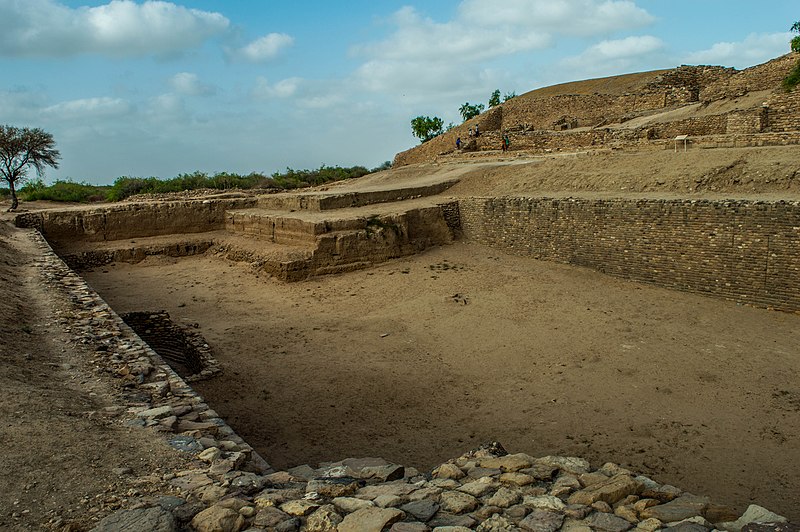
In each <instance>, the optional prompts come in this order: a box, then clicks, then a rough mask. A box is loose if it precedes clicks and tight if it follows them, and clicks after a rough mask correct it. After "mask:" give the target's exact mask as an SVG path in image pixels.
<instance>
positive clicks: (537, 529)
mask: <svg viewBox="0 0 800 532" xmlns="http://www.w3.org/2000/svg"><path fill="white" fill-rule="evenodd" d="M563 522H564V515H563V514H560V513H556V512H551V511H549V510H534V511H532V512H531V513H530V515H528V517H526V518H525V519H523V520H522V521H520V522H519V526H520V528H521V529H523V530H528V531H529V532H555V531H556V530H558V529H559V528H561V524H562V523H563Z"/></svg>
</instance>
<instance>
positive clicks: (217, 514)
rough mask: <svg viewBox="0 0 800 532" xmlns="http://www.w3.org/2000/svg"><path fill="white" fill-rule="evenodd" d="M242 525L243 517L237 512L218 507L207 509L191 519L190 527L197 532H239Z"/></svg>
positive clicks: (243, 522)
mask: <svg viewBox="0 0 800 532" xmlns="http://www.w3.org/2000/svg"><path fill="white" fill-rule="evenodd" d="M244 524H245V520H244V517H242V516H241V515H239V512H237V511H236V510H233V509H232V508H224V507H222V506H220V505H214V506H212V507H211V508H207V509H205V510H203V511H202V512H200V513H199V514H197V515H196V516H194V519H192V527H194V529H195V530H196V531H197V532H239V530H241V529H242V528H244Z"/></svg>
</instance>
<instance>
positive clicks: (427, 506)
mask: <svg viewBox="0 0 800 532" xmlns="http://www.w3.org/2000/svg"><path fill="white" fill-rule="evenodd" d="M400 509H401V510H403V511H404V512H406V513H407V514H411V515H413V516H414V517H415V518H417V519H419V520H420V521H422V522H428V521H430V520H431V518H432V517H433V516H434V515H436V512H438V511H439V505H438V504H436V503H435V502H434V501H432V500H430V499H423V500H421V501H416V502H410V503H408V504H404V505H403V506H401V507H400Z"/></svg>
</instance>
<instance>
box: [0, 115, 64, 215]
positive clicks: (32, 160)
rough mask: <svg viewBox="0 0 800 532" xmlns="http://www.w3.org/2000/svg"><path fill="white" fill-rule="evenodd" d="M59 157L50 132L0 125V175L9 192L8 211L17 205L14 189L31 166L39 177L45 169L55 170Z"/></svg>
mask: <svg viewBox="0 0 800 532" xmlns="http://www.w3.org/2000/svg"><path fill="white" fill-rule="evenodd" d="M60 158H61V154H60V153H59V152H58V150H56V149H55V141H54V140H53V135H51V134H50V133H47V132H46V131H44V130H42V129H39V128H33V129H29V128H27V127H25V128H18V127H14V126H6V125H0V175H2V176H3V179H5V181H6V182H7V183H8V187H9V189H10V190H11V208H10V209H8V210H9V211H14V210H16V209H17V206H18V205H19V200H18V199H17V192H16V186H17V185H18V184H22V183H24V182H25V180H26V179H27V176H28V170H29V169H30V167H33V169H34V170H36V175H37V176H39V177H41V176H42V175H44V169H45V168H46V167H47V166H52V167H53V168H58V159H60Z"/></svg>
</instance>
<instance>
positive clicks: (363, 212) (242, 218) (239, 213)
mask: <svg viewBox="0 0 800 532" xmlns="http://www.w3.org/2000/svg"><path fill="white" fill-rule="evenodd" d="M431 208H434V209H438V208H439V207H438V203H437V201H436V200H434V199H431V198H422V199H416V200H408V201H402V202H393V203H383V204H373V205H367V206H363V207H351V208H344V209H337V210H335V211H309V210H300V211H294V212H286V211H279V210H274V209H265V208H252V209H235V210H229V211H227V212H226V215H225V229H226V230H227V231H229V232H231V233H233V234H244V235H251V236H255V237H259V238H262V239H264V240H267V241H271V242H275V243H278V244H312V243H314V242H316V241H317V239H318V238H319V236H320V235H323V234H325V233H330V232H336V231H361V230H367V229H369V228H370V227H373V228H376V227H382V226H384V225H386V224H391V223H392V220H393V219H394V220H397V219H401V218H403V217H408V216H414V215H415V214H414V213H418V212H420V211H424V210H427V209H431Z"/></svg>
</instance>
